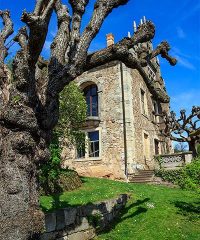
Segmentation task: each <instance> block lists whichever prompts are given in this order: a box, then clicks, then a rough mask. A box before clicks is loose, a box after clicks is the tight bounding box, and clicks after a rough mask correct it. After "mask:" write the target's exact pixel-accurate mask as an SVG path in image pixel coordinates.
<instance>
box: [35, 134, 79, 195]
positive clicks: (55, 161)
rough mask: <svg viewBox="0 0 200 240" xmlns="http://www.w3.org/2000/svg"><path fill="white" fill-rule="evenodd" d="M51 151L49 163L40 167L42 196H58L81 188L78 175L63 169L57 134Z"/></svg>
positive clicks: (51, 145)
mask: <svg viewBox="0 0 200 240" xmlns="http://www.w3.org/2000/svg"><path fill="white" fill-rule="evenodd" d="M49 150H50V154H51V157H50V159H49V161H47V162H45V163H43V164H42V165H41V166H40V171H39V182H40V194H41V195H49V194H56V193H61V192H63V191H68V190H73V189H75V188H77V187H80V186H81V180H80V178H79V176H78V174H77V173H76V172H75V171H73V170H69V169H63V168H62V167H61V157H60V154H61V149H60V146H59V134H58V133H57V132H54V135H53V140H52V143H51V144H50V147H49Z"/></svg>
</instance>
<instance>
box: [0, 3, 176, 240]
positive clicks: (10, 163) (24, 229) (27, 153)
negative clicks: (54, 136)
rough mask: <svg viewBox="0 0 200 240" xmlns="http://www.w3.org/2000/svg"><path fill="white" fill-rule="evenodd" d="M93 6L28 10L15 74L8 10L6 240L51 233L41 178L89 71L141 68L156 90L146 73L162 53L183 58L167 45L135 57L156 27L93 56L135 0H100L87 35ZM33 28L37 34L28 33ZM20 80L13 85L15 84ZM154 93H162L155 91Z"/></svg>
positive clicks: (2, 202)
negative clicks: (116, 14)
mask: <svg viewBox="0 0 200 240" xmlns="http://www.w3.org/2000/svg"><path fill="white" fill-rule="evenodd" d="M88 2H89V1H88V0H78V1H73V0H70V1H69V4H71V7H72V14H73V15H72V16H70V15H69V9H68V6H65V5H63V4H62V3H61V0H37V1H36V6H35V9H34V10H33V12H32V13H27V12H26V11H24V12H23V14H22V18H21V20H22V21H23V22H24V23H25V25H26V27H23V28H21V29H20V30H19V32H18V34H17V35H16V36H15V37H14V39H13V41H16V42H17V43H18V44H19V45H20V47H21V49H20V50H19V51H18V52H17V54H16V56H15V58H14V61H13V72H12V73H11V72H10V71H9V70H8V69H7V67H6V65H5V64H4V60H5V58H6V56H7V48H6V47H5V42H6V39H7V38H8V37H9V36H10V35H11V34H12V32H13V24H12V21H11V18H10V14H9V12H8V11H0V17H1V18H2V20H3V24H4V27H3V29H2V30H1V32H0V163H1V164H0V233H1V239H2V240H11V239H12V240H13V239H16V240H24V239H39V233H40V232H41V231H42V230H44V226H43V214H42V212H41V211H40V210H39V203H38V197H39V196H38V179H37V177H38V176H37V172H38V168H39V166H40V164H41V163H42V162H44V161H46V160H47V159H48V158H49V151H48V145H49V143H50V141H51V133H52V130H53V128H54V126H55V125H56V124H57V121H58V117H59V101H58V99H59V93H60V92H61V91H62V89H63V88H64V87H65V85H67V84H68V83H69V82H70V81H72V80H74V79H75V78H76V77H77V76H79V75H80V74H82V73H83V72H84V71H87V70H89V69H92V68H94V67H97V66H100V65H102V64H105V63H108V62H109V61H112V60H119V61H122V62H124V63H125V64H126V65H127V66H128V67H132V68H135V69H137V70H138V71H139V72H140V73H141V74H142V75H143V76H144V78H145V79H146V83H147V84H150V81H149V80H148V77H147V75H145V72H144V71H143V69H142V67H143V66H145V65H147V64H148V61H150V60H151V59H152V58H154V57H156V56H157V55H159V54H161V56H162V57H164V58H166V59H167V60H168V61H169V62H170V64H172V65H174V64H175V63H176V60H175V59H173V58H171V57H170V56H169V55H168V51H169V50H170V47H169V45H168V44H167V43H166V42H164V43H161V44H160V45H159V46H158V47H157V48H156V49H155V50H153V52H148V51H146V52H145V54H144V51H143V54H142V55H138V57H135V56H134V55H133V54H132V53H131V52H130V51H129V49H131V48H133V47H134V46H137V47H139V46H138V44H139V43H144V42H147V41H150V40H151V39H152V38H153V37H154V33H155V28H154V25H153V24H152V23H151V22H147V23H144V24H142V25H140V26H139V27H138V30H137V32H136V33H135V34H134V35H133V37H132V38H124V39H123V40H121V41H120V42H119V43H116V44H114V45H113V46H110V47H108V48H105V49H103V50H101V51H98V52H96V53H93V54H91V55H88V54H87V52H88V48H89V46H90V43H91V41H92V40H93V39H94V37H95V36H96V34H97V33H98V31H99V29H100V27H101V25H102V23H103V21H104V19H105V18H106V17H107V15H108V14H109V13H110V12H111V11H112V10H113V9H114V8H116V7H118V6H120V5H123V4H126V3H127V2H128V0H97V1H96V3H95V5H94V11H93V15H92V17H91V19H90V21H89V23H88V25H87V26H86V27H85V29H84V31H83V32H82V33H81V32H80V26H81V22H82V17H83V14H84V12H85V8H86V6H87V4H88ZM53 11H55V13H56V15H57V24H58V32H57V35H56V37H55V38H54V40H53V42H52V44H51V57H50V59H49V61H45V60H44V59H42V58H41V57H40V54H41V51H42V48H43V46H44V43H45V39H46V36H47V32H48V25H49V21H50V19H51V15H52V12H53ZM27 29H28V30H29V31H27ZM11 75H12V79H13V80H12V82H11ZM150 89H151V91H152V92H153V93H154V94H156V96H160V98H161V99H163V98H162V94H164V93H163V92H164V91H162V90H160V91H161V92H162V94H160V92H159V91H157V90H156V88H154V86H153V85H151V86H150Z"/></svg>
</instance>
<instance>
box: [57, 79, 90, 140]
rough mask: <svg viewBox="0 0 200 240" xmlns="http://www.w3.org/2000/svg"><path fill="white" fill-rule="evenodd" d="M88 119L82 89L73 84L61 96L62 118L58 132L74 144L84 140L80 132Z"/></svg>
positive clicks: (60, 118)
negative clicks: (81, 139)
mask: <svg viewBox="0 0 200 240" xmlns="http://www.w3.org/2000/svg"><path fill="white" fill-rule="evenodd" d="M86 117H87V104H86V100H85V97H84V95H83V93H82V92H81V90H80V88H79V87H78V86H77V85H76V84H75V83H74V82H71V83H70V84H68V85H67V86H66V87H65V88H64V89H63V91H62V93H61V95H60V117H59V123H58V126H57V128H56V129H57V131H59V132H61V133H62V135H63V136H65V137H67V138H68V139H69V140H70V141H71V142H72V143H76V142H77V141H79V140H80V138H82V133H81V132H80V131H79V129H80V127H81V126H82V124H83V123H84V122H85V120H86Z"/></svg>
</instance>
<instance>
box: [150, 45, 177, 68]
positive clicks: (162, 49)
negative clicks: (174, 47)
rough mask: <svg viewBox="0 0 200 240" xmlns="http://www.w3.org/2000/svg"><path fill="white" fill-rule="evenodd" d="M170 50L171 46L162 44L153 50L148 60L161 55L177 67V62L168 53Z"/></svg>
mask: <svg viewBox="0 0 200 240" xmlns="http://www.w3.org/2000/svg"><path fill="white" fill-rule="evenodd" d="M169 50H170V46H169V44H168V42H166V41H164V42H161V43H160V44H159V45H158V46H157V48H156V49H155V50H153V51H152V52H151V53H150V54H149V55H148V56H147V60H150V59H152V58H154V57H156V56H158V55H161V57H162V58H166V60H167V61H168V62H169V63H170V64H171V65H172V66H174V65H176V63H177V60H176V59H175V58H172V57H171V56H169V54H168V52H169Z"/></svg>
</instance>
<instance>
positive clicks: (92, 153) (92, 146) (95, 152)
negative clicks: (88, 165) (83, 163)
mask: <svg viewBox="0 0 200 240" xmlns="http://www.w3.org/2000/svg"><path fill="white" fill-rule="evenodd" d="M88 138H89V157H99V131H94V132H89V133H88Z"/></svg>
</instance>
